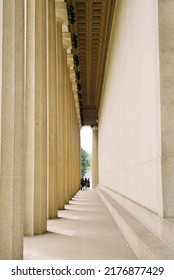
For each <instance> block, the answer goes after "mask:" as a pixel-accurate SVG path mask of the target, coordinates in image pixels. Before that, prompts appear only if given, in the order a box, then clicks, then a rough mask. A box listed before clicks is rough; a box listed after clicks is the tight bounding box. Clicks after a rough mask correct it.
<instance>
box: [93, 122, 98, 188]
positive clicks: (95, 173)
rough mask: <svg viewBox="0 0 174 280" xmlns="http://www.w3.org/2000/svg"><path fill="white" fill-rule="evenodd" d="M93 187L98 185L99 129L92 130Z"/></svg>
mask: <svg viewBox="0 0 174 280" xmlns="http://www.w3.org/2000/svg"><path fill="white" fill-rule="evenodd" d="M92 131H93V135H92V186H93V188H95V187H96V186H97V185H98V127H93V128H92Z"/></svg>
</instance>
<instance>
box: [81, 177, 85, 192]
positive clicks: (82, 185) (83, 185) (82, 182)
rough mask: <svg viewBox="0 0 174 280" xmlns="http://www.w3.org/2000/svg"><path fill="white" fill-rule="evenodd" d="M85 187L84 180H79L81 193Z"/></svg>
mask: <svg viewBox="0 0 174 280" xmlns="http://www.w3.org/2000/svg"><path fill="white" fill-rule="evenodd" d="M85 185H86V182H85V179H84V178H81V191H84V190H85Z"/></svg>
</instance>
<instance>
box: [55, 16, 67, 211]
mask: <svg viewBox="0 0 174 280" xmlns="http://www.w3.org/2000/svg"><path fill="white" fill-rule="evenodd" d="M56 50H57V77H58V79H57V159H58V168H57V177H58V180H57V188H58V209H60V210H62V209H63V208H64V204H65V190H64V188H65V174H64V133H65V129H64V119H63V115H64V109H63V106H64V103H63V99H64V67H65V66H64V51H63V42H62V21H61V20H60V19H58V18H57V46H56Z"/></svg>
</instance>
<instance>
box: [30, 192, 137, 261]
mask: <svg viewBox="0 0 174 280" xmlns="http://www.w3.org/2000/svg"><path fill="white" fill-rule="evenodd" d="M24 259H25V260H36V259H37V260H43V259H44V260H51V259H52V260H53V259H54V260H67V259H68V260H116V259H117V260H130V259H131V260H133V259H137V257H136V256H135V254H134V252H133V251H132V250H131V248H130V247H129V245H128V244H127V241H126V240H125V238H124V236H123V235H122V233H121V232H120V230H119V228H118V226H117V225H116V223H115V222H114V220H113V218H112V217H111V215H110V213H109V212H108V210H107V208H106V207H105V205H104V204H103V202H102V200H101V199H100V197H99V195H98V193H97V192H96V191H95V190H94V189H91V190H87V191H79V192H78V193H77V194H76V195H75V197H74V198H73V199H72V200H71V201H70V202H69V204H68V205H66V206H65V210H62V211H59V213H58V219H53V220H49V221H48V232H47V233H46V234H43V235H37V236H34V237H25V238H24Z"/></svg>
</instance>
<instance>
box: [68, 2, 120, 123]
mask: <svg viewBox="0 0 174 280" xmlns="http://www.w3.org/2000/svg"><path fill="white" fill-rule="evenodd" d="M66 2H67V8H68V19H69V29H70V30H69V31H70V32H71V34H72V35H71V40H72V45H73V49H72V52H73V56H74V63H75V71H76V80H77V82H78V97H79V104H80V112H81V120H82V125H91V126H95V125H97V121H98V109H99V104H100V98H101V90H102V82H103V76H104V70H105V62H106V55H107V48H108V43H109V37H110V30H111V24H112V18H113V11H114V7H115V2H116V0H86V1H84V0H66Z"/></svg>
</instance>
